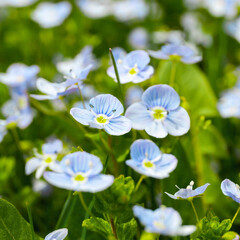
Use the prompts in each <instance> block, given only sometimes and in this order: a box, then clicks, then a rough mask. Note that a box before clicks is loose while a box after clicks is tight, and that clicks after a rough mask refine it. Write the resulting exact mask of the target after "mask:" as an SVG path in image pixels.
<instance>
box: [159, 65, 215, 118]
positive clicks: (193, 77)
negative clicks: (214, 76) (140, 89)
mask: <svg viewBox="0 0 240 240" xmlns="http://www.w3.org/2000/svg"><path fill="white" fill-rule="evenodd" d="M171 66H172V64H171V62H169V61H164V62H162V64H161V66H160V71H159V73H158V82H159V83H166V84H168V83H169V79H170V74H171ZM174 88H175V89H176V91H177V92H178V93H179V95H180V96H183V97H184V98H185V99H186V100H187V103H188V104H189V108H190V111H191V113H192V115H194V116H195V117H198V116H201V115H204V116H208V117H213V116H217V115H218V112H217V109H216V104H217V99H216V96H215V94H214V92H213V90H212V88H211V86H210V84H209V82H208V80H207V78H206V76H205V74H204V73H203V72H202V71H201V70H200V69H199V68H198V67H197V66H196V65H187V64H182V63H178V65H177V70H176V78H175V86H174Z"/></svg>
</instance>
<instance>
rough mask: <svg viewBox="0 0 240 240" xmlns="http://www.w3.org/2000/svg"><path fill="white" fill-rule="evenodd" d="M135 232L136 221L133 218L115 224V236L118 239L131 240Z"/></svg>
mask: <svg viewBox="0 0 240 240" xmlns="http://www.w3.org/2000/svg"><path fill="white" fill-rule="evenodd" d="M136 233H137V222H136V220H135V219H134V218H133V219H131V220H130V221H129V222H127V223H122V224H118V225H117V236H118V238H119V239H120V240H132V239H133V237H134V236H135V235H136Z"/></svg>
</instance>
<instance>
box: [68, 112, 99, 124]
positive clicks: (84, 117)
mask: <svg viewBox="0 0 240 240" xmlns="http://www.w3.org/2000/svg"><path fill="white" fill-rule="evenodd" d="M70 114H71V115H72V116H73V118H74V119H75V120H76V121H78V122H80V123H81V124H83V125H89V123H90V122H91V121H93V119H94V118H95V115H94V114H93V113H92V112H90V111H89V110H86V109H81V108H72V109H71V110H70Z"/></svg>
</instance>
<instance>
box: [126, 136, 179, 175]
mask: <svg viewBox="0 0 240 240" xmlns="http://www.w3.org/2000/svg"><path fill="white" fill-rule="evenodd" d="M130 155H131V160H127V161H126V164H127V165H128V166H129V167H131V168H133V169H134V170H135V171H136V172H138V173H140V174H142V175H144V176H148V177H153V178H158V179H163V178H167V177H169V173H170V172H172V171H173V170H174V169H175V168H176V166H177V159H176V158H175V157H174V156H173V155H171V154H162V153H161V151H160V150H159V148H158V146H157V145H156V144H155V143H154V142H152V141H150V140H143V139H140V140H136V141H135V142H134V143H133V144H132V146H131V150H130Z"/></svg>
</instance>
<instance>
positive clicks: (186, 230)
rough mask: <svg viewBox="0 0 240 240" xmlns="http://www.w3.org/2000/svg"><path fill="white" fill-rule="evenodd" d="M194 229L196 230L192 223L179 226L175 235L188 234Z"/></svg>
mask: <svg viewBox="0 0 240 240" xmlns="http://www.w3.org/2000/svg"><path fill="white" fill-rule="evenodd" d="M196 230H197V227H196V226H194V225H186V226H181V227H180V228H179V229H178V231H177V235H179V236H188V235H190V234H192V233H194V232H195V231H196Z"/></svg>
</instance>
